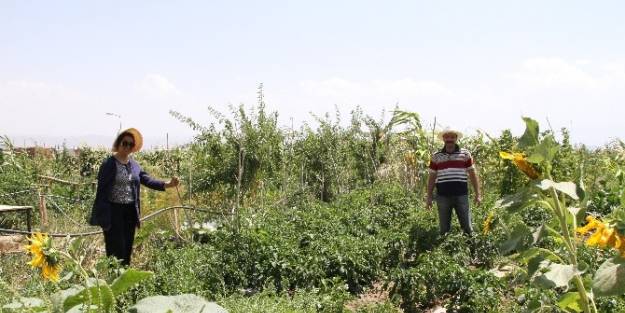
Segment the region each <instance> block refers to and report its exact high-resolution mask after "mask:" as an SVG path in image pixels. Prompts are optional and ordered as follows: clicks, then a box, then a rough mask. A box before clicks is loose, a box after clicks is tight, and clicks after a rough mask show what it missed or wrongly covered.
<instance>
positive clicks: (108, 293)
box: [63, 279, 115, 312]
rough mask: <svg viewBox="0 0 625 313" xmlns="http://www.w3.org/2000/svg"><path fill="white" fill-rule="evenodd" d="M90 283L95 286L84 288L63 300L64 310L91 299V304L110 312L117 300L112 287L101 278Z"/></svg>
mask: <svg viewBox="0 0 625 313" xmlns="http://www.w3.org/2000/svg"><path fill="white" fill-rule="evenodd" d="M89 285H90V286H93V287H89V288H83V289H82V290H80V292H78V293H77V294H75V295H71V296H69V297H67V298H66V299H65V301H64V302H63V310H64V311H68V310H70V309H71V308H73V307H75V306H77V305H82V304H84V303H87V302H89V300H91V303H90V304H93V305H97V306H98V307H99V308H100V309H101V310H104V311H107V312H108V311H109V310H110V309H111V307H112V306H113V303H114V301H115V298H114V296H113V292H112V290H111V287H110V286H109V285H108V284H107V283H106V281H104V280H101V279H100V280H97V282H90V283H89Z"/></svg>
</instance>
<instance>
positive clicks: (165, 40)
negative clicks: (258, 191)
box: [0, 0, 625, 145]
mask: <svg viewBox="0 0 625 313" xmlns="http://www.w3.org/2000/svg"><path fill="white" fill-rule="evenodd" d="M623 12H625V3H623V2H619V1H595V2H588V1H436V2H435V1H314V2H312V1H310V2H303V1H263V2H260V1H259V2H252V1H227V2H226V1H223V2H214V1H178V2H173V1H133V2H132V3H130V2H129V1H124V2H122V1H120V2H113V1H108V2H104V1H102V2H96V1H89V2H87V1H56V2H52V1H3V0H0V106H1V107H2V111H3V114H2V115H0V134H7V135H10V136H22V135H26V136H31V137H37V136H60V137H64V136H75V135H99V136H113V135H114V132H115V131H116V130H117V126H118V122H119V121H118V120H117V119H115V118H113V117H110V116H106V115H105V114H104V113H106V112H114V113H117V114H119V115H121V116H122V118H121V120H122V122H123V124H124V126H136V127H138V128H140V129H141V130H142V131H143V132H144V135H145V136H146V137H154V138H163V137H164V133H169V134H170V136H172V137H178V138H188V137H189V136H190V135H191V134H192V132H191V130H190V129H188V127H186V126H185V125H182V124H180V123H179V122H177V121H176V120H175V119H173V118H172V117H171V116H170V115H169V114H168V111H169V110H170V109H173V110H177V111H180V112H181V113H183V114H186V115H189V116H191V117H193V118H195V119H197V120H198V121H200V122H203V123H209V122H210V116H209V115H208V113H207V110H206V107H207V106H208V105H211V106H212V107H214V108H216V109H218V110H220V111H223V112H227V106H228V104H234V105H237V104H239V103H246V104H253V103H254V102H255V97H256V87H257V85H258V84H259V83H260V82H262V83H263V84H264V86H265V96H266V101H267V104H268V107H269V109H272V110H277V111H278V112H279V114H280V117H281V121H282V122H283V123H284V125H290V118H293V120H294V121H295V123H296V125H298V124H301V123H302V122H303V121H312V118H311V116H310V113H311V112H312V113H315V114H323V113H325V112H330V113H333V112H334V110H335V109H334V108H335V106H336V107H338V108H339V110H340V111H341V112H343V113H344V114H345V116H344V119H345V120H347V119H348V118H347V114H348V113H349V111H350V110H352V109H353V108H354V107H355V106H356V105H360V106H361V107H362V108H363V110H364V111H365V112H367V113H369V114H371V115H373V116H375V117H378V116H380V114H381V112H382V110H384V109H385V110H387V111H388V110H390V109H392V108H393V107H394V106H395V104H396V103H398V104H399V106H400V108H402V109H405V110H409V111H416V112H419V113H420V114H421V116H422V117H423V119H424V121H425V122H426V123H431V122H432V121H433V119H434V117H436V119H437V121H438V122H439V123H442V124H443V125H449V126H455V127H457V128H460V129H462V130H464V131H466V132H468V133H471V132H474V131H475V130H476V129H482V130H485V131H488V132H491V133H494V134H497V133H498V132H499V131H500V130H501V129H504V128H512V129H513V130H514V131H515V132H516V133H520V132H521V131H522V127H523V124H522V121H521V118H520V117H521V116H522V115H528V116H532V117H534V118H536V119H537V120H539V121H541V122H542V123H544V124H545V125H546V121H547V119H548V120H549V122H550V123H551V125H552V126H553V127H554V128H560V127H563V126H564V127H568V128H570V129H571V132H572V136H573V140H574V141H575V142H579V143H587V144H592V145H598V144H603V143H605V142H607V141H608V140H610V139H611V138H614V137H621V138H623V135H622V134H625V123H622V122H621V120H622V116H623V113H625V112H624V111H625V109H622V108H621V106H622V104H623V100H625V40H624V39H625V23H623V22H622V16H623ZM387 116H388V114H387ZM41 140H43V139H41ZM154 140H155V141H154V142H148V144H150V143H152V144H158V143H159V142H157V141H158V139H154Z"/></svg>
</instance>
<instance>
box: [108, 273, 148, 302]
mask: <svg viewBox="0 0 625 313" xmlns="http://www.w3.org/2000/svg"><path fill="white" fill-rule="evenodd" d="M153 275H154V273H152V272H147V271H138V270H136V269H134V268H130V269H128V270H126V271H125V272H124V273H123V274H122V275H121V276H119V277H117V279H115V280H114V281H113V283H112V284H111V290H112V291H113V295H115V296H119V295H120V294H122V293H123V292H124V291H126V290H128V289H130V288H132V287H133V286H135V285H136V284H138V283H140V282H141V281H143V280H146V279H149V278H151V277H152V276H153Z"/></svg>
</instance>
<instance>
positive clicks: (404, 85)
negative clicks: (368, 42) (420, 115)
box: [300, 77, 451, 105]
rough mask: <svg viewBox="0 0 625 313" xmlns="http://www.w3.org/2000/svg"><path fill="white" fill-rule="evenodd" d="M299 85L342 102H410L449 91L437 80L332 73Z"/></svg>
mask: <svg viewBox="0 0 625 313" xmlns="http://www.w3.org/2000/svg"><path fill="white" fill-rule="evenodd" d="M300 87H301V88H302V89H303V91H304V92H305V93H306V94H307V96H312V97H322V98H326V99H329V100H332V101H333V102H334V103H335V104H341V105H356V104H360V105H366V104H375V103H378V104H380V103H384V104H388V103H391V102H392V103H395V102H398V101H401V102H411V101H415V100H418V99H421V98H438V97H445V96H449V95H451V91H450V90H449V89H448V88H447V87H445V86H444V85H443V84H441V83H439V82H435V81H429V80H414V79H409V78H404V79H397V80H367V81H353V80H346V79H342V78H336V77H335V78H330V79H326V80H316V81H314V80H307V81H303V82H301V83H300Z"/></svg>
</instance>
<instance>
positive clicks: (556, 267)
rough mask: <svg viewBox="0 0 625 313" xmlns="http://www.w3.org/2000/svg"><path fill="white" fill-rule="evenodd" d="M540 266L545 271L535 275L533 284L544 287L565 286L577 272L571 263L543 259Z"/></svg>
mask: <svg viewBox="0 0 625 313" xmlns="http://www.w3.org/2000/svg"><path fill="white" fill-rule="evenodd" d="M541 268H544V269H546V272H544V273H543V274H541V275H538V276H537V277H535V278H534V284H536V285H537V286H539V287H542V288H544V289H551V288H555V287H566V286H568V285H569V281H571V279H572V278H573V276H575V274H576V273H577V271H576V270H575V267H574V266H573V265H568V264H566V265H564V264H558V263H551V262H549V261H543V262H542V264H541Z"/></svg>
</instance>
